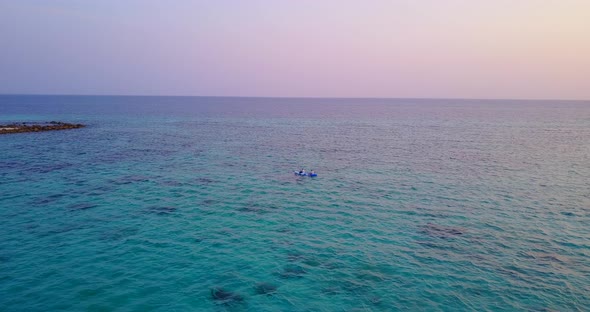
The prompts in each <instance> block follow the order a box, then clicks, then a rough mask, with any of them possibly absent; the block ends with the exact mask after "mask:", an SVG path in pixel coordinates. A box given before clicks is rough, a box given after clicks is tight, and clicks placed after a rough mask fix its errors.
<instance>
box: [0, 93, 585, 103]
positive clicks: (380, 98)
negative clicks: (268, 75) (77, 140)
mask: <svg viewBox="0 0 590 312" xmlns="http://www.w3.org/2000/svg"><path fill="white" fill-rule="evenodd" d="M0 96H95V97H109V96H112V97H114V96H118V97H201V98H242V99H244V98H245V99H248V98H250V99H318V100H322V99H325V100H329V99H332V100H346V99H351V100H355V99H357V100H459V101H477V100H479V101H568V102H589V101H590V99H559V98H550V99H534V98H469V97H465V98H463V97H371V96H367V97H363V96H354V97H339V96H251V95H178V94H177V95H170V94H162V95H154V94H78V93H48V94H43V93H0Z"/></svg>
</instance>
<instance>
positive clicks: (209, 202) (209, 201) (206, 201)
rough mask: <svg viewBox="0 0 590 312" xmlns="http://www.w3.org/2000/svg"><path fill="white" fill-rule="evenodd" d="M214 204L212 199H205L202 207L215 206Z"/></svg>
mask: <svg viewBox="0 0 590 312" xmlns="http://www.w3.org/2000/svg"><path fill="white" fill-rule="evenodd" d="M215 202H216V201H215V200H214V199H205V200H204V201H203V205H207V206H209V205H213V204H215Z"/></svg>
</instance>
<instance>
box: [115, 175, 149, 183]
mask: <svg viewBox="0 0 590 312" xmlns="http://www.w3.org/2000/svg"><path fill="white" fill-rule="evenodd" d="M149 180H150V179H149V178H148V177H146V176H142V175H128V176H124V177H122V178H121V179H118V180H113V181H112V183H114V184H116V185H125V184H131V183H137V182H148V181H149Z"/></svg>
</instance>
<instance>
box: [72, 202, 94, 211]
mask: <svg viewBox="0 0 590 312" xmlns="http://www.w3.org/2000/svg"><path fill="white" fill-rule="evenodd" d="M96 206H97V205H96V204H92V203H78V204H73V205H70V206H68V208H69V209H70V210H86V209H90V208H94V207H96Z"/></svg>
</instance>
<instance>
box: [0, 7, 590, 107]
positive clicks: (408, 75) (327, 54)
mask: <svg viewBox="0 0 590 312" xmlns="http://www.w3.org/2000/svg"><path fill="white" fill-rule="evenodd" d="M0 93H19V94H22V93H25V94H137V95H219V96H304V97H422V98H424V97H425V98H441V97H445V98H526V99H590V1H589V0H552V1H550V0H489V1H478V0H405V1H402V0H399V1H395V0H367V1H361V0H355V1H352V0H297V1H294V0H248V1H238V0H234V1H230V0H210V1H198V0H190V1H189V0H174V1H172V0H171V1H164V0H159V1H156V0H124V1H123V0H100V1H83V0H52V1H45V0H36V1H35V0H0Z"/></svg>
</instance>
